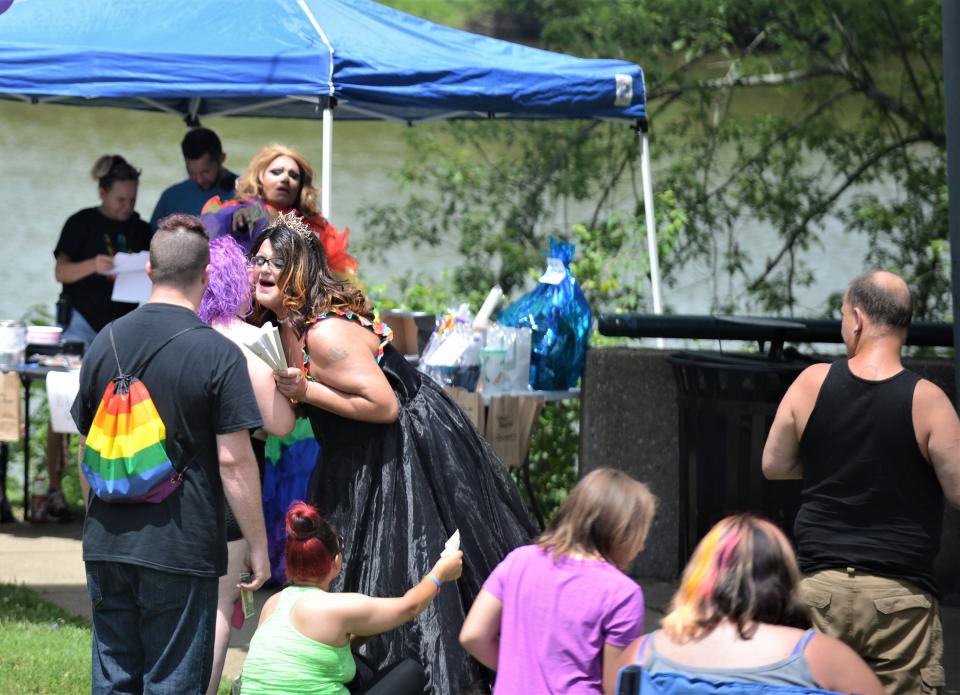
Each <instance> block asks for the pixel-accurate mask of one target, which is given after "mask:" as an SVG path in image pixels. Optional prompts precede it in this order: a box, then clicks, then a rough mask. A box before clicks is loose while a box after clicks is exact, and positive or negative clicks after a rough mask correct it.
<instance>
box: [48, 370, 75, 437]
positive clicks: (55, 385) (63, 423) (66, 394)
mask: <svg viewBox="0 0 960 695" xmlns="http://www.w3.org/2000/svg"><path fill="white" fill-rule="evenodd" d="M79 390H80V370H79V369H74V370H71V371H69V372H50V373H49V374H47V403H48V404H49V405H50V429H51V430H53V431H54V432H70V433H77V434H79V432H78V430H77V425H76V423H74V421H73V417H72V416H71V415H70V408H71V407H72V406H73V400H74V399H75V398H76V397H77V392H78V391H79Z"/></svg>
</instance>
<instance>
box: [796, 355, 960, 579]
mask: <svg viewBox="0 0 960 695" xmlns="http://www.w3.org/2000/svg"><path fill="white" fill-rule="evenodd" d="M919 380H920V377H919V376H918V375H917V374H914V373H913V372H911V371H908V370H906V369H904V370H903V371H901V372H900V373H899V374H897V375H896V376H892V377H890V378H889V379H884V380H882V381H867V380H865V379H860V378H859V377H857V376H855V375H853V374H852V373H851V372H850V369H849V367H848V366H847V360H845V359H842V360H837V361H836V362H834V363H833V364H832V365H831V367H830V371H829V372H828V373H827V378H826V379H825V380H824V382H823V386H822V387H821V388H820V393H819V394H818V396H817V401H816V404H815V405H814V408H813V412H812V413H811V415H810V420H809V421H808V422H807V426H806V429H805V430H804V432H803V436H802V437H801V439H800V461H801V463H802V464H803V501H802V505H801V507H800V511H799V513H798V514H797V520H796V525H795V527H794V533H795V536H796V542H797V557H798V560H799V562H800V569H801V570H802V571H803V572H804V573H805V574H809V573H811V572H816V571H819V570H824V569H842V568H844V567H854V568H856V569H859V570H861V571H863V572H867V573H870V574H876V575H880V576H886V577H893V578H897V579H906V580H908V581H912V582H914V583H915V584H918V585H920V586H921V587H922V588H923V589H924V590H926V591H929V592H930V593H932V594H934V595H936V594H937V588H936V583H935V581H934V576H933V559H934V557H935V556H936V554H937V552H938V551H939V549H940V527H941V524H942V521H943V492H942V491H941V489H940V484H939V482H938V481H937V478H936V475H935V474H934V471H933V466H931V465H930V464H929V463H928V462H927V460H926V459H924V457H923V454H921V453H920V448H919V446H918V445H917V438H916V434H915V433H914V429H913V392H914V389H915V388H916V385H917V382H918V381H919Z"/></svg>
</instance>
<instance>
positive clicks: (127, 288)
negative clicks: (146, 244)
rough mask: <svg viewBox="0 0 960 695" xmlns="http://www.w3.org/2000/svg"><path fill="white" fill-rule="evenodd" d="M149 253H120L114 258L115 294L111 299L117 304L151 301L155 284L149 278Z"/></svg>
mask: <svg viewBox="0 0 960 695" xmlns="http://www.w3.org/2000/svg"><path fill="white" fill-rule="evenodd" d="M149 259H150V252H149V251H141V252H139V253H118V254H116V255H115V256H114V257H113V272H114V273H116V275H115V277H114V281H113V293H112V294H111V295H110V299H112V300H113V301H115V302H133V303H135V304H142V303H143V302H145V301H147V300H148V299H150V292H152V291H153V284H152V283H151V282H150V278H149V277H147V261H148V260H149Z"/></svg>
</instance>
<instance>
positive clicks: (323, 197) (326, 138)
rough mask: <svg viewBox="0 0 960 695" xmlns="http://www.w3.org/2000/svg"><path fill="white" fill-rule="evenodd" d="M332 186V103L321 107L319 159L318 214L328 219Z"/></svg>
mask: <svg viewBox="0 0 960 695" xmlns="http://www.w3.org/2000/svg"><path fill="white" fill-rule="evenodd" d="M331 188H333V105H332V104H331V103H330V102H329V101H327V103H326V104H325V105H324V107H323V155H322V158H321V160H320V214H321V215H323V216H324V217H326V218H327V219H328V220H329V219H330V215H331V214H332V212H331V210H330V189H331Z"/></svg>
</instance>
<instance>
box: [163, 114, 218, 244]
mask: <svg viewBox="0 0 960 695" xmlns="http://www.w3.org/2000/svg"><path fill="white" fill-rule="evenodd" d="M180 150H181V151H182V152H183V161H184V163H185V164H186V167H187V177H188V178H187V180H186V181H181V182H180V183H178V184H174V185H173V186H170V188H168V189H167V190H165V191H164V192H163V193H161V194H160V200H158V201H157V207H156V208H155V209H154V211H153V216H152V217H151V218H150V226H151V227H153V228H154V229H156V228H157V224H158V223H159V222H160V220H161V219H163V218H164V217H166V216H167V215H172V214H174V213H177V212H181V213H186V214H188V215H199V214H200V209H201V208H202V207H203V204H204V203H206V202H207V201H208V200H210V199H211V198H212V197H213V196H216V195H218V196H220V198H221V199H223V200H227V199H228V198H230V197H232V196H233V189H234V187H235V185H236V182H237V175H236V174H234V173H233V172H231V171H230V170H228V169H225V168H224V167H223V163H224V162H225V161H226V159H227V155H226V154H225V153H224V151H223V145H221V143H220V138H218V137H217V134H216V133H214V132H213V131H212V130H210V129H209V128H193V129H192V130H190V131H189V132H188V133H187V134H186V135H185V136H184V138H183V141H182V142H181V143H180Z"/></svg>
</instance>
